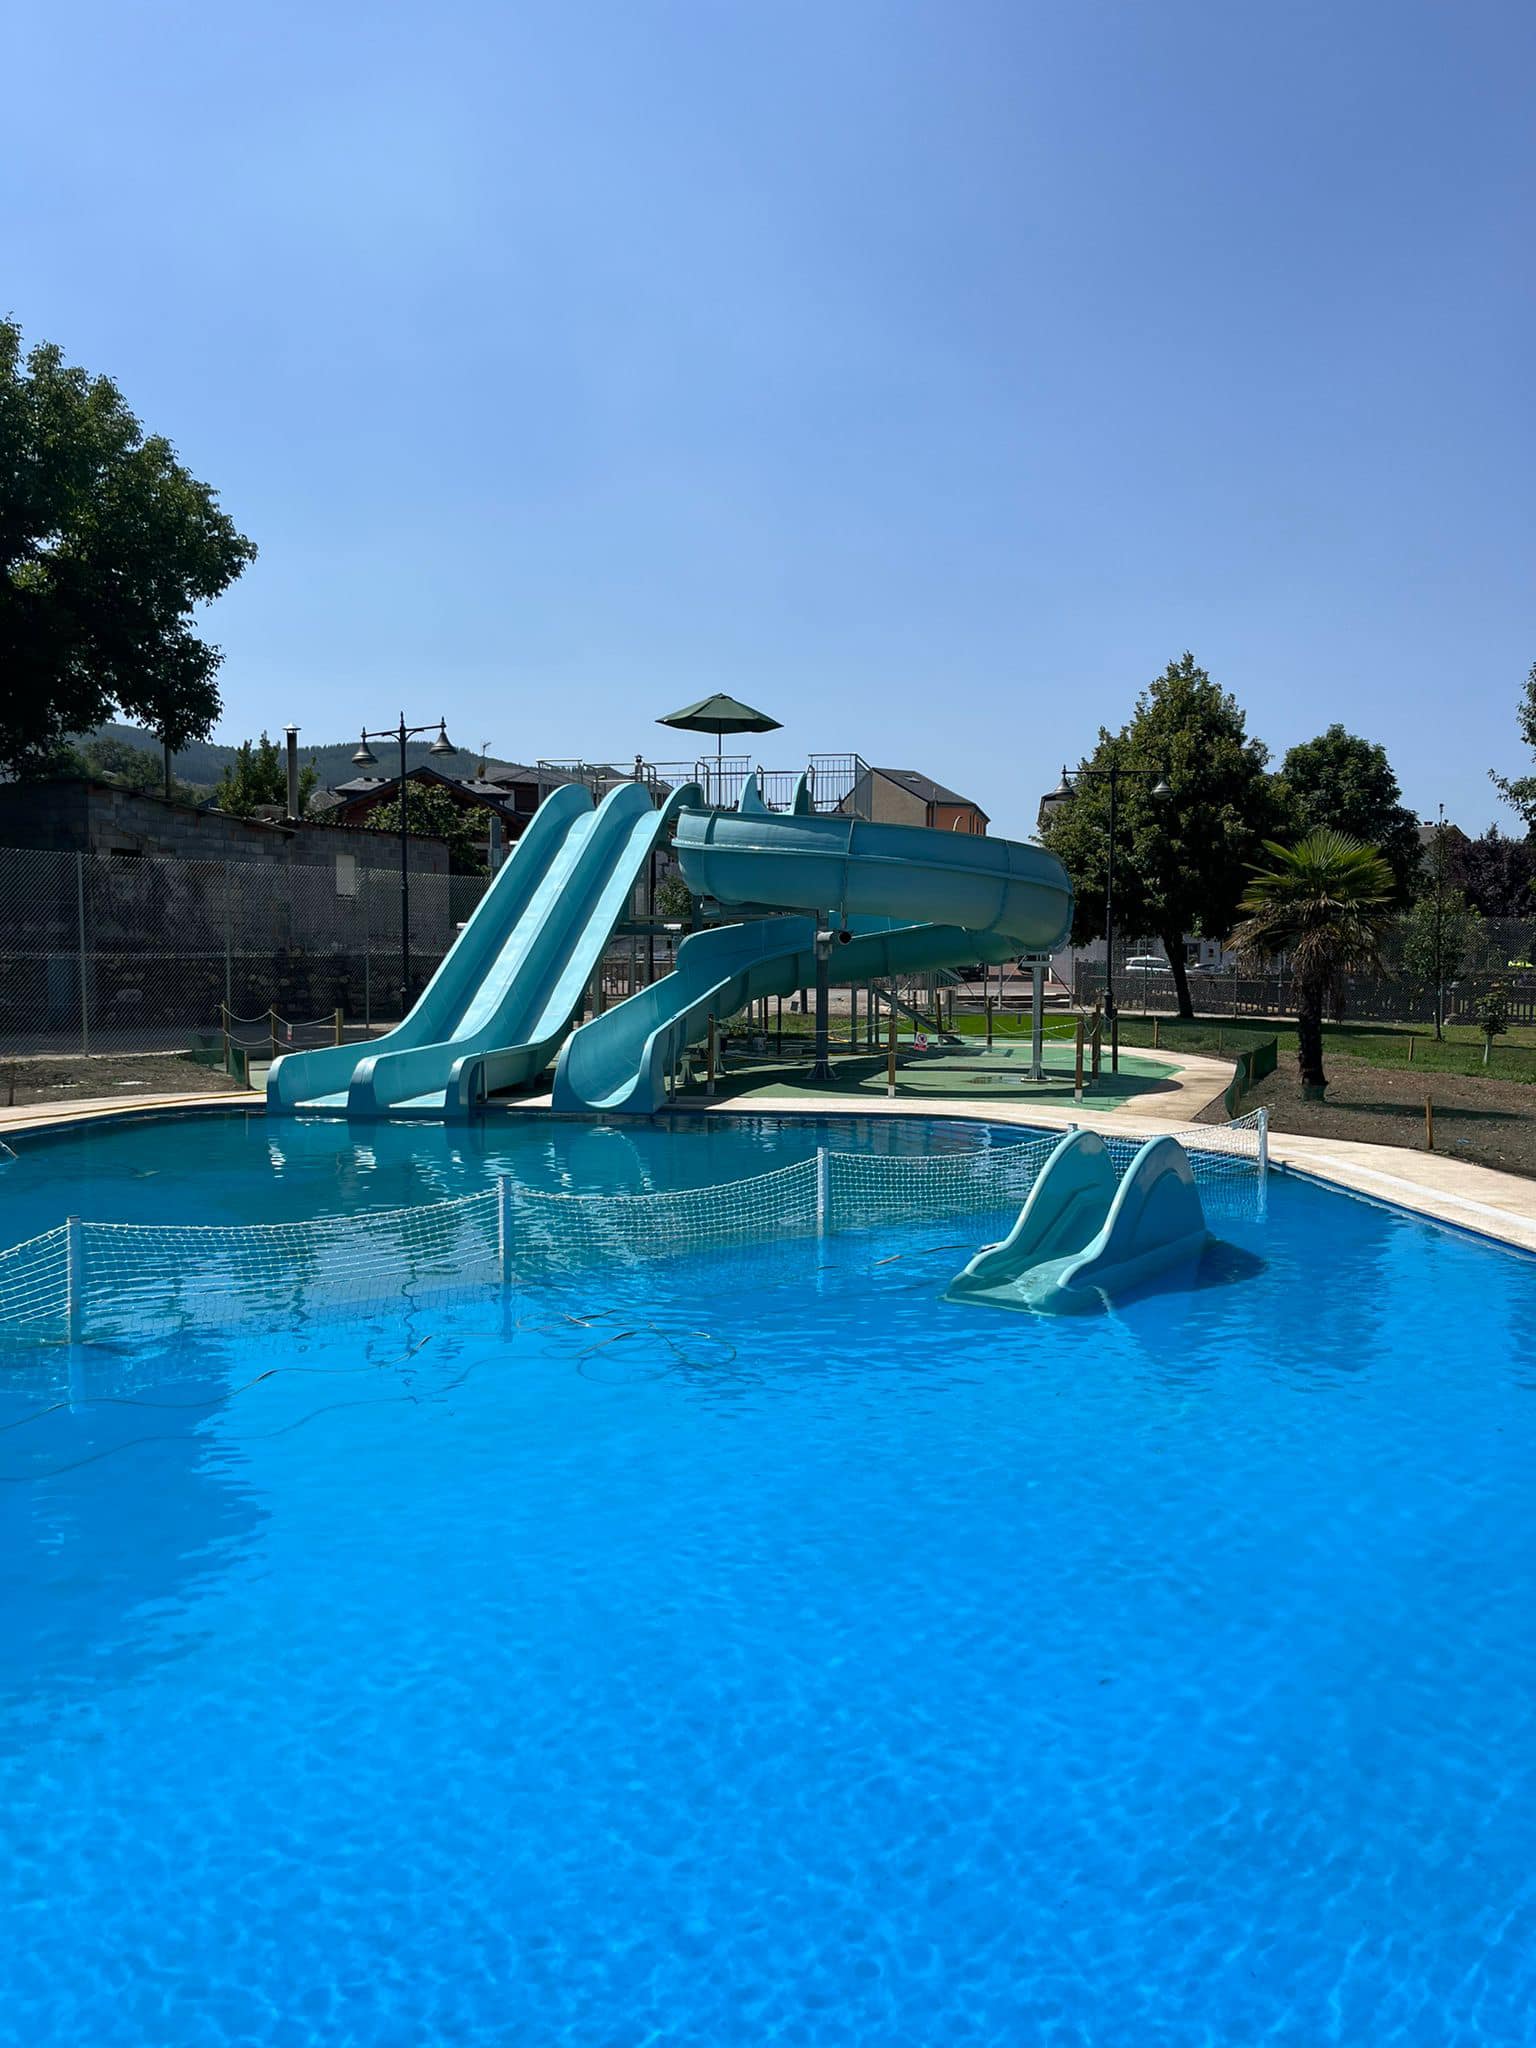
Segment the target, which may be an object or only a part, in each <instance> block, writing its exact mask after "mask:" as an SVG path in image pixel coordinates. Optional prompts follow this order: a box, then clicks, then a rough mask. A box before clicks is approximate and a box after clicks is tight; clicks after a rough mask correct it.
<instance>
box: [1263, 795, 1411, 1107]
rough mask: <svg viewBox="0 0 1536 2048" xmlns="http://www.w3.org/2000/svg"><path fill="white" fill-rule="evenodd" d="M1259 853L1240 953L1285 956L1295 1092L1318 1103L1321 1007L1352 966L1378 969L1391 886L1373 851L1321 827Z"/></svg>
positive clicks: (1269, 843)
mask: <svg viewBox="0 0 1536 2048" xmlns="http://www.w3.org/2000/svg"><path fill="white" fill-rule="evenodd" d="M1264 851H1265V852H1266V853H1267V854H1268V855H1269V862H1270V864H1269V865H1268V866H1267V867H1256V868H1254V869H1253V870H1252V875H1253V880H1252V881H1251V882H1250V883H1249V885H1248V891H1247V894H1246V895H1245V896H1244V897H1243V900H1242V903H1241V904H1240V906H1239V908H1240V909H1242V910H1245V911H1246V912H1247V913H1248V915H1247V917H1246V918H1245V919H1244V921H1243V922H1242V924H1240V925H1239V926H1238V928H1237V932H1236V934H1235V937H1236V940H1237V944H1238V946H1239V947H1240V948H1241V949H1242V951H1243V952H1245V953H1251V954H1256V955H1259V956H1261V957H1263V958H1265V959H1270V960H1272V959H1274V958H1275V957H1276V956H1277V955H1278V954H1281V953H1284V954H1287V955H1288V956H1289V959H1290V964H1291V986H1292V989H1293V991H1294V993H1295V997H1296V1040H1297V1045H1296V1059H1297V1065H1298V1067H1299V1068H1300V1070H1301V1092H1302V1094H1303V1096H1305V1097H1307V1098H1308V1099H1309V1100H1311V1101H1314V1102H1320V1101H1321V1100H1322V1098H1323V1094H1324V1091H1325V1090H1326V1088H1327V1086H1328V1077H1327V1075H1326V1074H1325V1073H1324V1072H1323V1006H1324V1004H1325V1003H1326V1002H1327V1001H1328V998H1329V997H1330V996H1331V995H1333V994H1335V993H1337V992H1338V991H1339V990H1340V986H1341V983H1342V979H1343V976H1344V974H1345V973H1346V972H1347V971H1348V970H1349V969H1350V968H1356V967H1366V968H1376V969H1379V968H1380V967H1381V942H1382V939H1383V938H1384V937H1385V935H1386V931H1387V927H1388V926H1389V925H1390V924H1391V922H1392V917H1393V910H1392V895H1393V891H1394V888H1395V886H1396V885H1395V883H1394V881H1393V878H1392V870H1391V868H1390V867H1389V866H1388V865H1387V863H1386V861H1385V860H1384V859H1383V858H1382V856H1381V854H1380V853H1379V852H1378V851H1377V850H1376V848H1375V847H1374V846H1367V845H1366V844H1365V842H1364V841H1363V840H1360V839H1352V838H1351V837H1350V836H1349V834H1348V833H1347V832H1335V831H1333V830H1332V829H1331V828H1330V827H1328V826H1326V825H1320V826H1319V827H1318V828H1317V829H1316V830H1315V831H1312V832H1309V833H1308V834H1307V836H1306V837H1305V839H1299V840H1297V842H1296V844H1295V845H1294V846H1281V845H1279V844H1278V843H1277V842H1276V841H1275V840H1273V839H1266V840H1265V842H1264Z"/></svg>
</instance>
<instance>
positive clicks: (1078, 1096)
mask: <svg viewBox="0 0 1536 2048" xmlns="http://www.w3.org/2000/svg"><path fill="white" fill-rule="evenodd" d="M1082 1099H1083V1020H1082V1017H1081V1015H1079V1017H1078V1020H1077V1065H1076V1069H1075V1072H1074V1075H1073V1080H1072V1100H1073V1101H1074V1102H1081V1101H1082Z"/></svg>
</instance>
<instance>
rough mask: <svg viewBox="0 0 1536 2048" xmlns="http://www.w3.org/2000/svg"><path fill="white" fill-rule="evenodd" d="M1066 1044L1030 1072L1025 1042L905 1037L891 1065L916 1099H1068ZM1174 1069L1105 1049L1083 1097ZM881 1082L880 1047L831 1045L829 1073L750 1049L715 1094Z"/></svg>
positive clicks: (852, 1088) (1113, 1098) (1149, 1089)
mask: <svg viewBox="0 0 1536 2048" xmlns="http://www.w3.org/2000/svg"><path fill="white" fill-rule="evenodd" d="M1072 1051H1073V1049H1072V1047H1071V1046H1070V1045H1066V1046H1063V1045H1061V1044H1059V1043H1058V1044H1052V1043H1051V1042H1050V1041H1047V1043H1046V1046H1045V1069H1046V1078H1045V1080H1043V1081H1032V1080H1031V1079H1030V1077H1029V1047H1028V1045H1027V1044H1025V1045H1009V1046H995V1047H994V1048H993V1049H992V1051H991V1052H988V1051H987V1050H986V1049H985V1048H984V1047H981V1046H976V1045H963V1046H935V1047H933V1048H932V1049H930V1050H929V1051H927V1052H914V1051H913V1049H912V1046H911V1042H910V1040H909V1041H907V1042H906V1043H905V1044H904V1045H903V1046H902V1047H901V1051H900V1064H899V1065H898V1067H897V1070H896V1093H897V1095H898V1096H909V1097H912V1098H914V1099H916V1100H932V1099H937V1098H940V1097H946V1096H947V1097H950V1098H952V1099H963V1100H965V1101H972V1102H1020V1101H1027V1102H1043V1103H1070V1102H1071V1100H1072V1088H1073V1057H1072ZM1179 1071H1180V1069H1179V1068H1178V1067H1176V1066H1170V1065H1168V1064H1166V1063H1165V1062H1162V1061H1154V1060H1149V1059H1140V1058H1138V1057H1137V1056H1136V1055H1135V1054H1134V1053H1128V1052H1124V1051H1122V1052H1121V1055H1120V1072H1119V1073H1118V1074H1112V1073H1111V1072H1110V1071H1109V1056H1108V1054H1107V1053H1106V1055H1105V1057H1104V1063H1103V1067H1102V1070H1101V1072H1100V1074H1099V1078H1098V1080H1097V1081H1095V1080H1092V1079H1091V1078H1089V1077H1088V1076H1087V1075H1086V1074H1085V1076H1084V1082H1083V1103H1084V1106H1085V1107H1092V1108H1095V1109H1118V1108H1120V1107H1122V1106H1123V1105H1124V1104H1126V1103H1130V1102H1134V1101H1135V1100H1136V1098H1137V1097H1138V1096H1145V1095H1150V1094H1157V1093H1159V1092H1160V1091H1162V1090H1165V1089H1167V1088H1168V1087H1169V1086H1170V1085H1171V1084H1172V1082H1173V1081H1174V1077H1175V1076H1176V1075H1177V1074H1178V1073H1179ZM885 1088H886V1056H885V1054H884V1053H863V1052H860V1053H854V1052H850V1051H848V1050H847V1049H846V1048H845V1049H844V1050H843V1051H842V1052H838V1051H837V1050H836V1048H835V1047H834V1050H833V1053H832V1078H831V1080H830V1081H812V1079H811V1078H810V1062H809V1060H808V1059H807V1058H805V1057H804V1056H802V1057H800V1058H798V1059H790V1058H782V1059H781V1058H776V1057H775V1055H774V1054H773V1053H771V1052H769V1053H766V1054H762V1055H759V1056H757V1057H756V1058H754V1057H752V1056H751V1055H740V1056H733V1057H731V1059H730V1060H729V1062H728V1064H727V1066H726V1068H725V1071H724V1072H723V1073H722V1074H721V1075H720V1076H719V1079H718V1081H717V1084H716V1088H715V1097H714V1099H715V1100H716V1101H721V1100H727V1101H729V1100H739V1099H740V1098H742V1097H747V1096H750V1097H753V1098H765V1099H774V1098H778V1099H785V1098H789V1099H794V1098H814V1097H816V1096H818V1095H870V1096H878V1097H881V1098H882V1099H883V1098H884V1096H885ZM702 1092H703V1090H702V1086H701V1085H696V1086H694V1087H692V1088H690V1089H688V1090H686V1091H684V1090H679V1094H678V1099H679V1100H692V1099H693V1098H695V1097H697V1096H699V1095H701V1094H702Z"/></svg>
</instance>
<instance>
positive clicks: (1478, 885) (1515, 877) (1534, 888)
mask: <svg viewBox="0 0 1536 2048" xmlns="http://www.w3.org/2000/svg"><path fill="white" fill-rule="evenodd" d="M1446 839H1447V841H1448V845H1447V850H1446V866H1447V872H1448V874H1449V876H1450V880H1451V882H1452V884H1453V885H1454V886H1455V887H1456V888H1458V889H1460V890H1462V891H1463V893H1464V894H1465V896H1466V899H1467V901H1468V903H1470V904H1471V906H1472V908H1473V909H1474V910H1479V911H1481V912H1482V914H1483V916H1484V917H1529V916H1531V914H1532V913H1533V911H1536V841H1532V840H1530V839H1510V838H1507V837H1506V836H1505V834H1504V833H1502V832H1501V831H1500V830H1499V828H1498V826H1497V825H1490V826H1489V827H1488V830H1487V831H1486V832H1483V833H1480V834H1479V835H1478V837H1477V838H1476V839H1469V838H1468V837H1467V835H1466V834H1465V833H1464V832H1458V831H1456V830H1455V829H1454V827H1453V828H1451V829H1450V830H1448V831H1447V833H1446Z"/></svg>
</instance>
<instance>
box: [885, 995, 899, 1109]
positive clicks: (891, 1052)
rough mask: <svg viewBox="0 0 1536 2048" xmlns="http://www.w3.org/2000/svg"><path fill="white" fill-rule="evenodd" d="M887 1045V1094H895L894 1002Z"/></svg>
mask: <svg viewBox="0 0 1536 2048" xmlns="http://www.w3.org/2000/svg"><path fill="white" fill-rule="evenodd" d="M887 1045H888V1050H887V1052H886V1056H885V1092H886V1094H887V1095H894V1094H895V1093H896V1005H895V1004H894V1003H892V1005H891V1030H890V1037H889V1039H888V1041H887Z"/></svg>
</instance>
